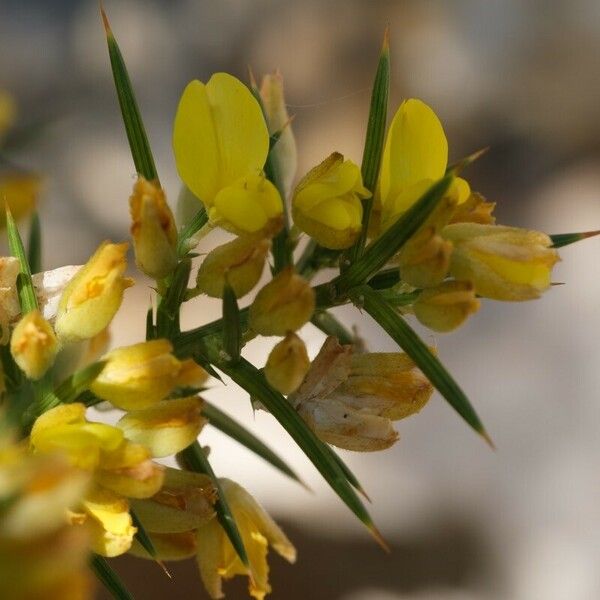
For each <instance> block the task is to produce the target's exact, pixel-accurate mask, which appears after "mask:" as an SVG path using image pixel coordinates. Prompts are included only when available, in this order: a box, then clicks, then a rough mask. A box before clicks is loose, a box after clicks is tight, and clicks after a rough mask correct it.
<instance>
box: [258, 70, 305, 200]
mask: <svg viewBox="0 0 600 600" xmlns="http://www.w3.org/2000/svg"><path fill="white" fill-rule="evenodd" d="M260 96H261V98H262V102H263V106H264V107H265V115H266V117H267V124H268V126H269V133H270V134H271V135H274V134H276V133H279V134H280V135H279V139H278V140H277V144H276V146H275V154H276V156H277V168H278V171H279V175H280V177H281V180H282V185H283V189H284V190H285V195H286V196H287V195H288V194H289V193H290V190H291V189H292V183H293V181H294V177H295V175H296V167H297V151H296V140H295V138H294V132H293V131H292V125H291V122H290V116H289V114H288V111H287V107H286V104H285V97H284V93H283V77H282V76H281V73H279V71H277V72H275V73H270V74H268V75H265V76H264V77H263V78H262V81H261V84H260Z"/></svg>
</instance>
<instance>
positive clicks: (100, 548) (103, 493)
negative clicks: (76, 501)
mask: <svg viewBox="0 0 600 600" xmlns="http://www.w3.org/2000/svg"><path fill="white" fill-rule="evenodd" d="M83 508H84V510H85V513H86V514H87V515H89V517H91V519H90V520H89V525H90V530H91V537H92V548H93V550H94V552H97V553H98V554H101V555H102V556H108V557H112V556H119V555H120V554H124V553H125V552H127V550H129V548H130V546H131V542H132V540H133V536H134V535H135V532H136V531H137V530H136V528H135V527H134V526H133V524H132V521H131V515H130V514H129V503H128V502H127V500H126V499H125V498H123V497H121V496H119V495H117V494H114V493H112V492H110V491H108V490H105V489H101V488H95V489H93V490H92V491H91V492H90V493H89V494H88V495H87V497H86V498H85V500H84V501H83Z"/></svg>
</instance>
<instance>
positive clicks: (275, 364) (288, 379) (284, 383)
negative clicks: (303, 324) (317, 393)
mask: <svg viewBox="0 0 600 600" xmlns="http://www.w3.org/2000/svg"><path fill="white" fill-rule="evenodd" d="M309 367H310V360H309V359H308V354H307V352H306V346H305V345H304V342H303V341H302V340H301V339H300V338H299V337H298V336H297V335H296V334H295V333H292V332H289V333H288V334H287V335H286V336H285V337H284V338H283V339H282V340H281V341H280V342H279V343H278V344H277V345H276V346H275V347H274V348H273V350H271V353H270V354H269V358H268V359H267V364H266V365H265V377H266V378H267V381H268V382H269V383H270V384H271V385H272V386H273V387H274V388H275V389H276V390H277V391H279V392H281V393H282V394H286V395H287V394H291V393H292V392H295V391H296V390H297V389H298V387H299V386H300V384H301V383H302V380H303V379H304V376H305V375H306V373H307V371H308V368H309Z"/></svg>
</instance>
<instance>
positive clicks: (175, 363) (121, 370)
mask: <svg viewBox="0 0 600 600" xmlns="http://www.w3.org/2000/svg"><path fill="white" fill-rule="evenodd" d="M172 351H173V347H172V346H171V343H170V342H168V341H167V340H152V341H149V342H141V343H139V344H134V345H133V346H126V347H124V348H116V349H114V350H111V351H110V352H109V353H108V354H106V355H105V356H104V360H106V361H107V364H106V366H105V367H104V369H103V370H102V372H101V373H100V375H99V376H98V377H97V378H96V379H95V381H94V382H93V383H92V385H91V386H90V389H91V390H92V392H93V393H94V394H96V396H98V397H100V398H102V399H103V400H108V401H109V402H111V403H112V404H114V405H115V406H117V407H118V408H122V409H123V410H138V409H141V408H147V407H149V406H152V405H153V404H155V403H156V402H158V401H159V400H162V399H163V398H165V397H166V396H168V395H169V394H170V393H171V391H172V390H173V388H174V387H175V386H176V385H177V378H178V376H179V373H180V371H181V368H182V365H181V362H180V361H179V360H177V359H176V358H175V357H174V356H173V354H172Z"/></svg>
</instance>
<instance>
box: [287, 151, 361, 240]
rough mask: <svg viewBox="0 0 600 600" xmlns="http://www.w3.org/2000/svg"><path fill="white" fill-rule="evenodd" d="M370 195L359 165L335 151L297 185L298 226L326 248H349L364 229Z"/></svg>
mask: <svg viewBox="0 0 600 600" xmlns="http://www.w3.org/2000/svg"><path fill="white" fill-rule="evenodd" d="M370 196H371V192H369V190H367V189H366V188H365V187H364V186H363V183H362V176H361V173H360V169H359V168H358V166H357V165H355V164H354V163H353V162H352V161H351V160H344V157H343V156H342V155H341V154H339V153H338V152H334V153H333V154H332V155H331V156H329V157H328V158H326V159H325V160H324V161H323V162H322V163H321V164H319V165H317V166H316V167H315V168H314V169H312V171H309V172H308V173H307V174H306V175H305V176H304V178H303V179H302V180H301V181H300V183H299V184H298V185H297V186H296V190H295V191H294V197H293V199H292V215H293V218H294V223H295V224H296V225H297V226H298V227H299V228H300V229H302V231H304V232H305V233H307V234H308V235H310V236H311V237H312V238H313V239H315V240H316V241H317V242H318V243H319V244H321V246H324V247H325V248H332V249H342V248H349V247H350V246H351V245H352V244H353V243H354V242H355V241H356V238H357V237H358V235H359V233H360V230H361V227H362V214H363V209H362V202H361V198H369V197H370Z"/></svg>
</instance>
